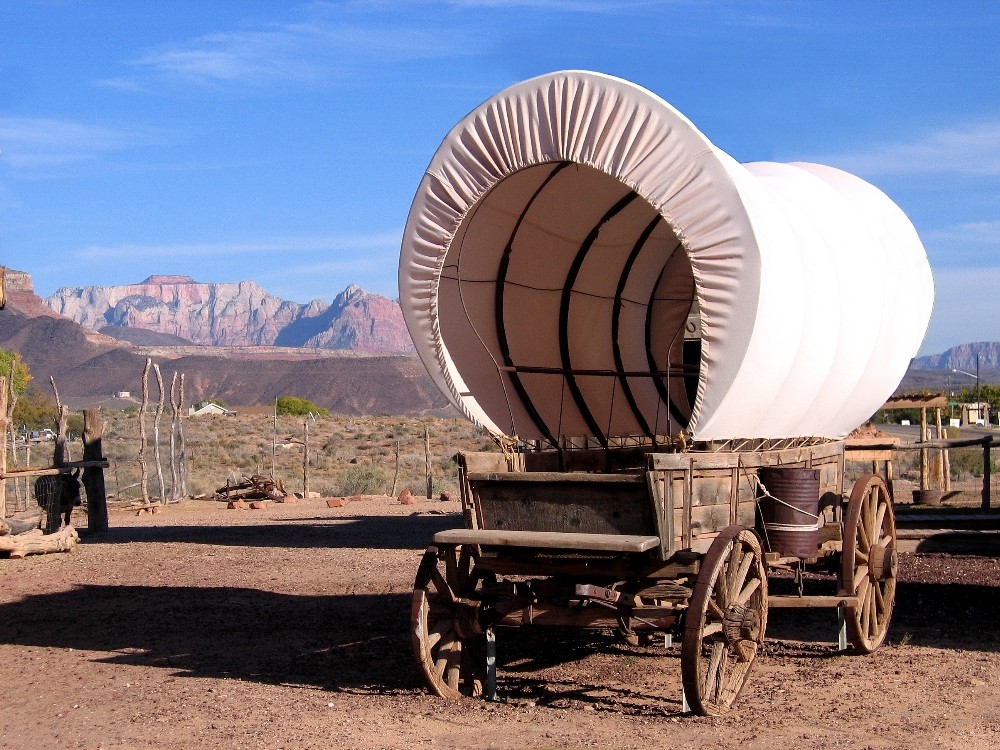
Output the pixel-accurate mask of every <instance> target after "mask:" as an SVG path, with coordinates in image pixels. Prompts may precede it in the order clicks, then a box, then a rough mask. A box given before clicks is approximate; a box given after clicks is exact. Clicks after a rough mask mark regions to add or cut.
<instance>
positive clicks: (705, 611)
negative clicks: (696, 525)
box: [681, 526, 767, 716]
mask: <svg viewBox="0 0 1000 750" xmlns="http://www.w3.org/2000/svg"><path fill="white" fill-rule="evenodd" d="M766 627H767V574H766V571H765V569H764V561H763V553H762V552H761V547H760V541H759V540H758V539H757V535H756V534H755V533H754V532H753V531H752V530H751V529H748V528H746V527H743V526H730V527H728V528H726V529H725V530H724V531H723V532H722V533H721V534H719V536H718V537H716V538H715V540H714V541H713V542H712V546H711V547H710V548H709V550H708V554H706V555H705V559H704V560H703V562H702V566H701V572H700V573H699V574H698V578H697V579H696V581H695V585H694V592H693V594H692V596H691V601H690V603H689V605H688V610H687V613H686V614H685V617H684V638H683V640H682V642H681V678H682V680H683V683H684V694H685V696H686V698H687V701H688V703H689V705H690V706H691V710H692V711H694V712H695V713H698V714H702V715H706V716H719V715H721V714H724V713H725V712H726V711H727V710H729V707H730V706H731V705H732V703H733V701H735V700H736V698H737V696H739V694H740V691H741V690H742V689H743V685H744V684H745V683H746V679H747V674H748V673H749V671H750V666H751V665H752V664H753V660H754V658H755V657H756V655H757V650H758V649H759V648H760V646H761V644H763V642H764V630H765V629H766Z"/></svg>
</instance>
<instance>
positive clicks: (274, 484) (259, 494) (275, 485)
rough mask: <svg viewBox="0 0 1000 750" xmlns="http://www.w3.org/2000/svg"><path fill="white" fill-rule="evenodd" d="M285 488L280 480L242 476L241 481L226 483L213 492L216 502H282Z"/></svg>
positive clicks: (258, 475)
mask: <svg viewBox="0 0 1000 750" xmlns="http://www.w3.org/2000/svg"><path fill="white" fill-rule="evenodd" d="M286 494H287V493H286V492H285V488H284V487H283V486H282V484H281V480H280V479H274V478H273V477H269V476H264V475H263V474H254V475H253V476H249V477H248V476H246V475H244V476H243V481H241V482H238V483H236V484H233V483H232V482H230V481H227V482H226V486H225V487H220V488H219V489H217V490H216V491H215V499H217V500H278V501H281V500H284V499H285V495H286Z"/></svg>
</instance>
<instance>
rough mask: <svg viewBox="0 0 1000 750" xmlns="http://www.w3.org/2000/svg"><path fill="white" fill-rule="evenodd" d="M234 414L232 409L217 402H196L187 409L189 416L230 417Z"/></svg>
mask: <svg viewBox="0 0 1000 750" xmlns="http://www.w3.org/2000/svg"><path fill="white" fill-rule="evenodd" d="M235 414H236V412H235V411H233V410H232V409H227V408H226V407H224V406H219V405H218V404H215V403H212V402H211V401H209V402H208V403H202V404H196V405H195V406H192V407H191V408H190V409H188V416H189V417H206V416H216V415H219V416H226V417H231V416H234V415H235Z"/></svg>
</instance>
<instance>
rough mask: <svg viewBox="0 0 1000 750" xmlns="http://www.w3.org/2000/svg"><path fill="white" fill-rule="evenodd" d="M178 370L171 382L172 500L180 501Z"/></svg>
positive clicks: (175, 371)
mask: <svg viewBox="0 0 1000 750" xmlns="http://www.w3.org/2000/svg"><path fill="white" fill-rule="evenodd" d="M176 392H177V370H174V376H173V378H171V380H170V499H171V500H179V499H180V497H181V493H180V486H181V478H180V470H179V469H178V468H177V430H178V426H177V424H178V421H179V420H180V418H181V417H180V408H181V407H180V405H179V404H178V403H177V398H176V395H175V394H176Z"/></svg>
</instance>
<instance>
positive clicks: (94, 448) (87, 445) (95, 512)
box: [83, 409, 108, 531]
mask: <svg viewBox="0 0 1000 750" xmlns="http://www.w3.org/2000/svg"><path fill="white" fill-rule="evenodd" d="M103 438H104V423H103V422H102V421H101V410H100V409H87V410H85V411H84V412H83V460H84V461H103V460H104V448H103V446H102V445H101V442H102V440H103ZM83 486H84V488H86V490H87V529H88V530H90V531H107V530H108V498H107V494H106V493H105V489H104V469H99V468H92V467H87V468H85V469H84V470H83Z"/></svg>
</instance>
